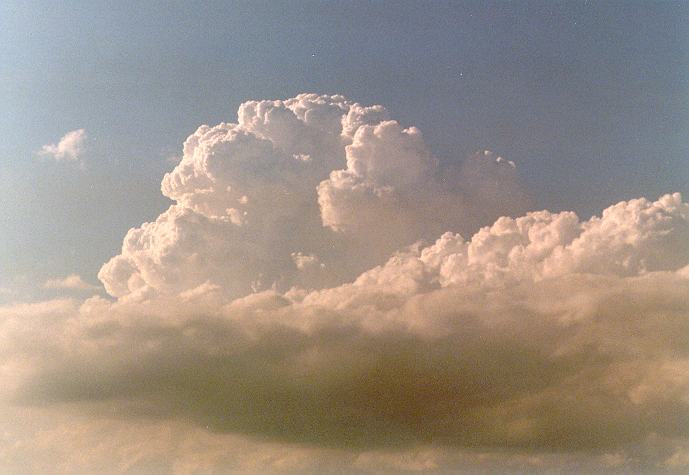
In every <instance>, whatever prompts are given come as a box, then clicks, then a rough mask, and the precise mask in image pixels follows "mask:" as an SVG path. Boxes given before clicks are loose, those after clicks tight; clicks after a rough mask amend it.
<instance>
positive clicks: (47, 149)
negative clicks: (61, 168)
mask: <svg viewBox="0 0 689 475" xmlns="http://www.w3.org/2000/svg"><path fill="white" fill-rule="evenodd" d="M85 142H86V131H85V130H84V129H77V130H72V131H71V132H67V133H66V134H65V135H64V136H63V137H62V138H61V139H60V141H59V142H58V143H57V144H54V143H53V144H48V145H44V146H43V147H41V150H39V151H38V154H39V155H42V156H46V157H51V158H54V159H55V160H58V161H59V160H67V161H76V160H79V158H81V154H82V152H83V150H84V143H85Z"/></svg>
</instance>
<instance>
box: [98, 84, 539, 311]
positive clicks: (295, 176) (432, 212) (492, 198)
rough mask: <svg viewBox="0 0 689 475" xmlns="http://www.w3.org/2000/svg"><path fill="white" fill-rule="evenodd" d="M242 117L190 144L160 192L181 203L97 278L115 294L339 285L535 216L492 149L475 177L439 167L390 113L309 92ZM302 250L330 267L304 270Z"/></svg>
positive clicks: (259, 104)
mask: <svg viewBox="0 0 689 475" xmlns="http://www.w3.org/2000/svg"><path fill="white" fill-rule="evenodd" d="M237 117H238V122H237V123H231V124H227V123H223V124H219V125H217V126H214V127H209V126H206V125H204V126H201V127H200V128H199V129H198V130H197V131H196V132H195V133H194V134H192V135H191V136H190V137H189V138H188V139H187V140H186V141H185V143H184V153H183V157H182V159H181V161H180V163H179V164H178V165H177V167H176V168H175V169H174V170H173V171H172V172H170V173H168V174H166V175H165V177H164V179H163V182H162V185H161V188H162V192H163V194H164V195H165V196H167V197H168V198H170V199H172V200H174V201H175V203H174V204H173V205H172V206H171V207H170V208H169V209H168V210H167V211H166V212H164V213H163V214H161V215H160V216H159V217H158V218H157V219H156V220H155V221H154V222H151V223H146V224H144V225H142V226H141V227H139V228H134V229H131V230H130V231H129V233H128V234H127V237H126V238H125V240H124V243H123V246H122V252H121V254H119V255H117V256H115V257H113V258H112V259H111V260H110V261H109V262H108V263H106V264H105V265H104V266H103V267H102V269H101V271H100V273H99V278H100V279H101V280H102V281H103V283H104V285H105V288H106V289H107V291H108V292H109V293H111V295H113V296H116V297H120V298H125V297H127V298H133V299H137V298H142V297H143V296H151V295H153V294H175V293H178V292H183V291H185V290H188V289H191V288H195V287H197V286H198V285H201V284H202V283H204V282H206V281H208V282H211V283H212V284H216V285H219V286H221V287H222V288H223V289H224V290H225V291H226V292H227V293H228V296H230V297H240V296H242V295H245V294H247V293H250V292H251V291H252V289H254V290H255V289H259V290H265V289H269V288H277V289H280V290H286V289H289V288H290V287H292V286H295V285H296V286H300V287H304V288H317V287H327V286H333V285H337V284H340V283H342V282H346V281H348V280H351V279H354V278H355V277H356V276H357V275H358V274H360V273H361V272H362V271H364V270H366V269H367V268H369V267H371V266H372V265H375V264H380V263H382V262H384V261H385V260H386V259H387V257H388V256H389V255H390V254H391V253H392V252H394V251H396V250H398V249H400V248H401V247H404V246H408V245H411V244H413V243H414V242H416V241H418V240H420V239H429V240H430V239H435V238H436V237H437V236H438V235H440V234H441V233H442V232H444V231H447V230H454V231H461V232H472V231H473V230H475V229H477V228H478V227H479V226H480V225H482V224H486V223H488V222H490V221H492V220H494V219H495V218H497V217H498V216H501V215H511V214H515V213H519V212H523V211H525V210H526V208H527V203H528V197H527V196H526V193H525V192H524V191H523V189H522V187H521V185H520V184H519V179H518V176H517V174H516V171H515V169H514V167H513V166H512V165H509V164H508V163H507V162H504V161H501V160H500V161H498V160H496V158H495V157H494V156H493V155H492V154H491V153H490V152H487V153H486V154H485V155H484V154H483V153H482V154H481V158H480V159H472V160H471V161H472V162H475V164H474V165H473V166H472V167H464V168H463V167H461V166H459V165H452V166H447V167H445V168H444V169H441V167H440V165H439V163H440V161H439V159H438V158H436V157H434V156H433V155H432V154H431V152H430V151H429V149H428V147H427V146H426V144H425V142H424V140H423V137H422V135H421V132H420V131H419V130H418V129H416V128H414V127H411V128H406V129H405V128H403V127H402V126H400V125H399V124H398V123H397V122H395V121H392V120H389V117H388V114H387V112H386V111H385V109H384V108H383V107H382V106H362V105H360V104H357V103H352V102H350V101H348V100H346V99H345V98H343V97H342V96H318V95H315V94H302V95H299V96H297V97H295V98H292V99H288V100H284V101H250V102H247V103H244V104H242V105H241V106H240V107H239V110H238V112H237ZM484 182H485V185H486V186H485V187H482V183H484ZM298 253H301V255H304V256H307V255H312V256H318V260H319V263H320V264H322V266H316V267H313V268H312V269H311V270H310V272H300V271H301V270H303V269H300V268H299V266H295V265H294V264H293V262H292V261H293V257H292V256H293V255H297V254H298ZM299 262H302V263H305V261H303V259H302V260H300V261H299ZM318 269H327V271H325V270H322V271H318Z"/></svg>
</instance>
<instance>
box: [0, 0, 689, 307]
mask: <svg viewBox="0 0 689 475" xmlns="http://www.w3.org/2000/svg"><path fill="white" fill-rule="evenodd" d="M687 20H689V4H687V2H628V1H625V2H589V1H580V2H575V1H572V2H550V1H548V2H514V3H507V2H432V3H421V2H374V3H369V2H337V3H329V2H307V1H300V2H205V3H203V4H201V3H192V2H117V3H116V4H114V5H113V4H112V2H96V1H94V2H77V1H64V2H58V3H54V2H50V3H49V2H25V1H21V2H20V1H11V0H10V1H5V2H2V5H0V65H1V66H0V107H1V109H2V114H0V133H1V134H2V137H3V139H2V140H1V141H0V219H1V225H0V242H1V243H2V247H0V287H4V288H11V289H19V290H21V292H24V294H25V296H26V295H39V294H40V292H41V291H40V290H39V289H38V287H40V283H42V282H44V281H45V280H47V279H50V278H58V277H62V276H65V275H68V274H72V273H76V274H79V275H82V276H83V277H84V279H85V280H87V281H88V282H91V283H96V282H97V280H96V278H95V275H96V273H97V271H98V269H99V267H100V265H101V264H102V263H103V262H105V261H106V260H107V259H108V258H109V257H111V256H112V255H115V254H117V253H118V252H119V247H120V246H121V242H122V237H123V236H124V234H125V233H126V231H127V230H128V229H129V228H131V227H134V226H138V225H139V224H140V223H142V222H144V221H148V220H152V219H155V217H156V216H157V215H158V214H159V213H160V212H161V211H162V210H164V209H165V208H166V207H167V206H168V205H169V201H168V200H167V199H166V198H164V197H163V196H162V195H161V194H160V191H159V186H160V179H161V177H162V175H163V173H164V172H165V171H168V170H170V169H172V168H173V167H174V162H173V160H174V159H171V157H175V156H179V155H180V154H181V144H182V142H183V141H184V139H185V138H186V137H187V136H188V135H189V134H190V133H192V132H193V131H194V130H195V129H196V128H197V127H198V126H199V125H200V124H203V123H206V124H211V125H212V124H216V123H218V122H220V121H233V120H236V117H235V113H236V109H237V106H238V105H239V104H240V103H242V102H244V101H245V100H248V99H263V98H287V97H292V96H294V95H295V94H297V93H299V92H318V93H341V94H343V95H345V96H346V97H348V98H349V99H351V100H354V101H358V102H361V103H363V104H383V105H385V106H386V107H387V109H388V110H389V111H390V114H391V116H392V117H394V118H396V119H397V120H399V121H400V122H401V123H402V124H403V125H405V126H410V125H415V126H417V127H418V128H420V129H421V131H422V132H423V133H424V137H425V139H426V141H427V143H428V144H429V146H430V147H431V149H432V150H433V152H434V153H435V154H436V155H437V156H439V157H441V159H442V160H445V161H448V162H450V161H455V160H463V159H464V158H466V156H467V155H468V154H470V153H471V152H473V151H474V150H476V149H480V148H490V149H491V150H495V151H496V152H497V153H499V154H501V155H503V156H505V157H506V158H508V159H510V160H513V161H515V162H516V163H517V164H518V166H519V173H520V175H521V177H522V179H523V180H524V181H525V182H526V183H527V185H528V187H529V189H530V190H531V192H532V194H533V196H534V199H535V203H536V207H537V208H549V209H552V210H562V209H571V210H575V211H577V212H578V213H579V214H581V215H582V216H583V217H588V216H590V215H591V214H593V213H598V212H600V210H601V209H603V208H604V207H606V206H608V205H609V204H611V203H613V202H616V201H619V200H623V199H629V198H633V197H638V196H647V197H649V198H656V197H657V196H659V195H660V194H662V193H666V192H671V191H680V192H682V193H683V194H684V195H685V196H687V195H689V142H687V131H688V129H689V29H687V28H686V25H687ZM79 128H83V129H85V131H86V133H87V136H88V139H87V142H86V149H85V151H84V153H83V159H82V163H81V165H80V166H78V165H76V164H74V163H65V162H55V161H52V160H49V159H46V158H45V157H39V156H38V155H37V151H38V150H40V149H41V147H42V146H43V145H45V144H49V143H56V142H57V141H58V140H59V139H60V137H62V136H63V135H64V134H65V133H66V132H68V131H71V130H75V129H79Z"/></svg>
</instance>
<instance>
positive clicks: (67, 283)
mask: <svg viewBox="0 0 689 475" xmlns="http://www.w3.org/2000/svg"><path fill="white" fill-rule="evenodd" d="M43 287H44V288H46V289H72V290H94V289H97V288H98V286H96V285H92V284H89V283H88V282H84V280H83V279H82V278H81V277H80V276H78V275H77V274H70V275H68V276H67V277H65V278H63V279H49V280H47V281H46V282H45V284H43Z"/></svg>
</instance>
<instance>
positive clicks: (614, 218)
mask: <svg viewBox="0 0 689 475" xmlns="http://www.w3.org/2000/svg"><path fill="white" fill-rule="evenodd" d="M688 232H689V205H688V204H687V203H683V202H682V200H681V197H680V196H679V195H678V194H674V195H666V196H663V197H661V198H660V199H659V200H657V201H649V200H646V199H638V200H630V201H627V202H621V203H618V204H616V205H614V206H611V207H609V208H608V209H606V210H605V211H604V212H603V214H602V215H601V216H600V217H593V218H591V219H590V220H584V221H582V220H579V219H578V218H577V217H576V216H575V215H574V214H573V213H570V212H562V213H549V212H545V211H542V212H533V213H528V214H526V215H524V216H521V217H518V218H500V219H498V220H497V221H496V222H495V223H493V224H492V225H491V226H488V227H484V228H482V229H480V230H479V231H478V232H477V233H475V234H474V235H473V236H472V237H471V239H468V240H464V239H462V238H461V237H460V236H459V235H457V234H452V233H446V234H444V235H443V236H441V238H440V239H438V240H437V241H436V242H435V243H433V244H431V245H428V246H425V247H424V246H415V247H412V248H408V249H407V250H404V251H402V252H400V253H397V254H396V255H394V256H393V257H392V258H391V259H389V260H388V261H387V262H386V263H385V264H383V265H381V266H378V267H374V268H372V269H370V270H369V271H366V272H364V273H363V274H362V275H360V276H359V277H358V278H357V279H355V280H354V281H353V282H352V283H349V284H343V285H340V286H335V287H332V288H328V289H321V290H315V291H304V290H300V289H292V290H290V291H289V292H286V293H279V292H276V291H272V290H270V291H265V292H260V293H256V294H252V295H248V296H246V297H242V298H239V299H234V300H233V299H229V298H227V296H226V295H223V294H222V293H218V289H217V287H215V286H213V285H211V284H204V285H202V286H200V287H199V288H198V289H196V290H195V291H194V292H189V293H187V294H185V296H184V298H178V297H176V296H172V295H156V296H153V297H150V298H148V299H143V300H139V301H132V300H131V299H124V300H121V301H119V302H109V301H106V300H104V299H102V298H99V297H95V298H91V299H89V300H87V301H85V302H83V303H79V302H78V301H55V302H46V303H41V304H33V305H24V306H13V307H6V308H3V309H2V311H0V321H1V322H2V326H1V327H0V334H1V335H3V336H4V341H3V342H2V345H0V347H2V348H3V352H2V353H1V354H0V356H1V357H2V358H3V360H2V361H3V362H4V363H3V364H2V365H1V367H2V368H3V369H4V371H5V374H3V380H4V381H8V384H7V385H6V387H5V389H4V391H5V392H6V397H9V398H11V399H12V400H14V401H18V402H22V404H39V405H40V406H43V407H45V406H46V405H47V406H55V405H64V404H69V405H73V406H76V407H85V405H86V406H88V407H89V412H90V413H93V414H95V415H96V416H97V417H105V416H106V415H107V414H109V411H113V410H114V411H116V413H117V414H119V416H120V417H124V418H132V419H134V420H140V419H141V418H143V419H144V420H145V419H150V418H154V419H158V420H176V419H177V418H180V417H181V418H182V419H185V420H190V421H194V422H195V423H196V425H197V426H198V427H201V428H204V427H208V428H209V429H210V430H211V431H214V432H216V433H219V434H220V433H227V434H240V435H242V436H259V437H260V438H261V439H263V440H269V441H273V442H275V443H278V444H299V445H301V446H306V447H312V448H317V449H318V450H319V451H320V450H325V451H328V450H336V451H344V453H350V454H359V456H357V458H356V459H355V460H356V462H355V461H353V460H351V459H350V460H349V462H343V461H340V462H341V463H343V464H345V465H347V466H350V468H351V467H353V468H356V467H357V464H366V466H367V467H368V466H370V465H372V466H376V464H382V463H384V462H385V461H387V462H385V463H390V464H392V465H390V466H391V467H393V468H391V469H390V470H392V471H394V470H395V469H394V467H395V464H394V463H393V462H392V461H393V460H396V461H397V462H395V463H398V464H399V463H402V461H404V457H405V456H402V455H399V454H400V453H408V452H407V451H409V450H414V449H413V448H414V447H420V446H427V447H435V448H434V449H432V450H433V451H435V450H439V451H440V452H438V453H440V454H443V453H447V454H453V453H455V452H456V451H460V453H461V452H462V451H476V450H483V451H488V453H492V454H493V455H491V456H490V457H489V459H491V460H494V459H497V460H501V457H503V456H500V455H498V454H499V453H501V451H504V450H508V451H509V452H511V453H514V454H521V455H519V456H520V457H531V458H532V459H533V460H532V462H533V463H534V464H537V462H538V460H543V457H546V459H547V454H548V453H552V452H553V451H555V452H559V453H564V454H580V456H581V457H585V458H586V457H588V458H587V459H586V460H588V462H586V463H590V464H594V465H592V466H598V467H599V468H600V467H603V466H605V467H612V466H619V467H621V468H620V470H621V471H624V470H625V469H630V470H631V469H633V468H635V467H636V468H635V469H639V467H646V469H648V467H653V470H665V469H667V470H671V469H672V470H674V469H675V468H672V467H673V466H672V464H679V463H681V462H682V461H683V460H684V458H683V453H684V452H682V450H685V449H681V450H680V448H681V447H686V445H687V441H689V429H688V428H689V338H687V337H686V336H685V335H689V301H688V300H687V297H686V296H687V295H688V294H689V279H688V278H687V276H688V274H687V270H688V269H689V250H688V249H687V246H686V242H687V237H688V234H687V233H688ZM653 440H655V441H656V442H654V443H651V442H649V441H653ZM641 446H643V447H646V448H645V449H644V450H646V451H647V452H648V453H647V454H645V455H643V457H642V458H639V456H638V455H635V454H638V450H639V447H641ZM371 451H373V452H371ZM399 451H402V452H399ZM364 453H366V454H368V455H362V454H364ZM431 453H435V452H431ZM374 454H380V455H374ZM384 454H388V455H384ZM390 454H393V455H390ZM395 454H397V455H395ZM606 454H607V455H606ZM570 456H571V457H574V455H570ZM448 457H449V458H448ZM452 457H454V456H452V455H445V456H442V457H440V456H438V457H436V458H430V459H426V458H423V457H421V458H420V459H418V460H417V459H414V460H409V461H408V466H409V467H412V468H413V467H426V468H428V469H429V470H431V469H434V468H433V467H436V466H437V467H436V468H438V469H440V468H441V467H442V465H437V464H438V463H441V462H442V463H450V462H448V460H453V458H452ZM505 457H506V458H505V459H504V463H507V464H509V463H517V462H515V460H518V457H517V456H516V455H515V456H514V457H517V459H515V458H514V457H511V456H510V457H507V456H505ZM575 458H576V457H575ZM462 460H465V459H462ZM466 460H469V459H466ZM466 460H465V461H466ZM443 461H444V462H443ZM340 462H338V463H340ZM466 463H470V462H469V461H466ZM471 463H475V461H474V462H471ZM496 463H497V462H496ZM522 463H527V462H526V459H523V460H522ZM529 463H530V462H529ZM571 463H573V464H574V465H573V466H577V463H579V462H571ZM595 464H598V465H595ZM649 464H650V465H649ZM405 466H407V465H405ZM508 466H509V465H508ZM517 466H518V467H519V466H522V465H517ZM527 466H528V465H527ZM545 466H546V467H552V465H548V464H546V465H545ZM400 467H401V465H399V466H397V468H398V469H401V468H400ZM515 470H517V471H518V470H519V469H515ZM297 471H298V470H297Z"/></svg>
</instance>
